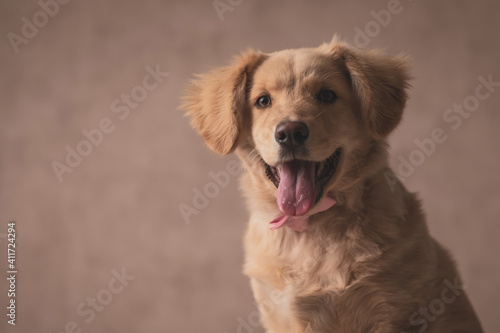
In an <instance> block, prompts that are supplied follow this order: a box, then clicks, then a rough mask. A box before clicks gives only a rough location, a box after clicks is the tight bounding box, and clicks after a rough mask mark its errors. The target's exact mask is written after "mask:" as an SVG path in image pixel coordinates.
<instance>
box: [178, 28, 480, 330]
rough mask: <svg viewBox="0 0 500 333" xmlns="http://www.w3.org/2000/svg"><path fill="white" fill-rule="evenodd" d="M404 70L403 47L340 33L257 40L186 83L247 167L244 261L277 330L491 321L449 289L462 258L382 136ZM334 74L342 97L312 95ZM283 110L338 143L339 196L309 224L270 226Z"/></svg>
mask: <svg viewBox="0 0 500 333" xmlns="http://www.w3.org/2000/svg"><path fill="white" fill-rule="evenodd" d="M408 79H409V74H408V65H407V60H406V59H405V58H403V57H389V56H386V55H384V54H383V53H382V52H379V51H359V50H356V49H354V48H352V47H350V46H349V45H347V44H345V43H343V42H340V41H339V40H337V39H336V38H334V40H333V41H332V42H331V43H329V44H324V45H321V46H320V47H318V48H313V49H296V50H284V51H280V52H275V53H270V54H264V53H261V52H256V51H253V50H248V51H246V52H244V53H243V54H242V55H241V56H239V57H237V58H236V59H235V61H234V63H233V64H232V65H230V66H227V67H223V68H218V69H215V70H214V71H212V72H211V73H208V74H206V75H201V76H199V77H198V78H197V79H195V80H194V81H193V82H192V84H191V85H190V87H189V90H188V92H187V97H186V102H185V104H184V108H185V109H186V110H187V115H188V116H189V117H190V118H191V122H192V126H193V127H194V128H195V129H196V130H197V131H198V132H199V133H200V134H201V136H202V137H203V139H204V141H205V142H206V144H207V145H208V147H209V148H210V149H212V150H213V151H215V152H216V153H219V154H228V153H231V152H233V151H235V152H236V153H237V155H238V156H239V157H240V159H241V161H242V163H243V165H244V168H245V172H244V174H243V176H242V182H241V189H242V191H243V193H244V195H245V196H246V198H247V202H248V208H249V211H250V221H249V224H248V228H247V231H246V235H245V242H244V244H245V251H246V261H245V265H244V272H245V274H246V275H248V276H249V277H250V280H251V286H252V289H253V292H254V296H255V298H256V300H257V302H258V304H259V310H260V312H261V315H262V322H263V325H264V327H265V328H266V330H267V332H274V333H281V332H283V333H290V332H292V333H294V332H297V333H298V332H320V333H329V332H380V333H388V332H429V333H430V332H440V333H443V332H482V330H481V327H480V324H479V322H478V320H477V318H476V316H475V314H474V311H473V309H472V307H471V305H470V303H469V301H468V299H467V296H466V295H465V293H464V291H463V290H462V289H461V290H460V291H459V292H456V290H455V292H456V293H455V295H453V294H452V290H451V288H450V287H449V285H450V283H451V284H455V285H457V284H459V283H460V282H459V281H460V280H459V278H458V273H457V270H456V268H455V265H454V263H453V262H452V260H451V259H450V256H449V255H448V253H447V252H446V251H445V250H444V249H443V248H442V247H441V246H440V245H439V244H438V243H437V242H436V241H435V240H434V239H433V238H432V237H431V236H430V235H429V232H428V230H427V226H426V222H425V218H424V215H423V213H422V211H421V208H420V203H419V201H418V200H417V198H416V196H415V195H414V194H412V193H409V192H408V191H407V190H406V189H405V188H404V186H403V185H402V184H401V183H398V184H397V185H396V186H395V188H392V189H391V187H390V186H389V184H388V182H387V176H388V175H391V173H390V169H389V168H388V162H387V152H386V151H387V143H386V140H385V139H386V138H387V136H388V135H389V133H391V131H392V130H393V129H394V128H395V127H396V126H397V125H398V123H399V122H400V120H401V115H402V112H403V108H404V106H405V102H406V99H407V94H406V91H405V90H406V88H407V86H408V83H407V82H408ZM325 86H326V87H328V88H329V89H332V90H333V91H335V93H336V94H337V96H338V99H337V100H336V101H335V102H334V103H333V104H327V105H322V104H318V103H317V101H316V100H315V99H314V98H313V97H312V96H314V94H315V93H316V92H317V91H318V90H319V89H321V88H322V87H325ZM263 92H264V93H266V94H269V95H270V96H272V107H270V108H268V109H265V110H262V109H259V108H256V107H255V101H256V99H257V98H258V97H259V96H260V95H261V94H262V93H263ZM283 120H291V121H302V122H304V123H306V124H307V126H308V127H309V129H310V136H309V138H308V141H307V147H308V149H309V150H308V151H309V154H308V155H307V158H308V159H310V160H312V161H322V160H325V159H326V158H328V156H330V155H331V154H332V153H333V151H334V150H335V149H336V148H337V147H342V156H341V159H340V162H339V165H338V167H337V170H336V171H335V173H334V175H333V177H332V178H331V179H330V180H329V182H328V184H327V185H326V186H325V188H324V194H323V196H324V195H325V194H326V193H330V194H332V195H334V196H335V198H336V200H337V203H336V205H334V206H333V207H331V208H330V209H328V210H327V211H325V212H322V213H318V214H316V215H313V216H312V217H311V219H310V221H309V223H308V227H307V230H306V231H305V232H302V233H301V232H297V231H295V230H292V229H291V228H288V227H283V228H280V229H276V230H272V231H271V230H269V224H268V223H269V221H271V220H272V219H274V218H276V217H277V216H279V215H280V214H281V213H280V211H279V210H278V207H277V204H276V187H275V186H274V185H273V184H272V182H271V181H269V180H268V179H267V177H266V174H265V170H264V162H265V163H267V164H269V165H276V164H277V163H279V162H280V161H279V158H280V154H279V149H280V146H279V145H278V144H277V143H276V142H275V140H274V136H273V135H274V131H275V128H276V126H277V124H278V123H280V122H281V121H283ZM446 281H447V282H446ZM452 296H455V297H454V298H453V297H452ZM452 298H453V301H450V302H447V301H449V300H451V299H452ZM436 300H437V301H436ZM440 302H441V303H440ZM441 304H442V305H444V310H443V308H442V307H440V305H441ZM422 308H423V309H427V312H426V313H425V314H424V313H423V312H420V311H422V310H421V309H422ZM429 309H431V310H429ZM438 310H439V311H438ZM432 311H433V312H432Z"/></svg>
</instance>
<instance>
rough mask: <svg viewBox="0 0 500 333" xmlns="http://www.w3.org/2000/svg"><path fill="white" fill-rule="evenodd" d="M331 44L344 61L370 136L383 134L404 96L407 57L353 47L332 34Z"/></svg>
mask: <svg viewBox="0 0 500 333" xmlns="http://www.w3.org/2000/svg"><path fill="white" fill-rule="evenodd" d="M332 47H333V52H334V53H337V52H339V53H340V54H341V56H342V57H343V59H344V61H345V67H346V69H347V72H348V75H349V77H350V80H351V85H352V89H353V91H354V93H355V95H356V98H357V100H358V103H359V108H360V110H361V116H362V118H363V119H364V121H365V123H366V126H367V129H368V132H369V133H370V135H371V136H372V137H374V138H377V139H384V138H386V137H387V136H388V135H389V133H390V132H392V131H393V130H394V128H395V127H396V126H397V125H398V124H399V122H400V120H401V117H402V115H403V109H404V107H405V104H406V99H407V97H408V96H407V94H406V89H407V88H408V87H409V84H408V80H409V79H410V75H409V66H408V62H407V59H406V58H405V57H401V56H400V57H390V56H386V55H384V54H383V53H382V52H381V51H379V50H372V51H355V50H353V49H351V48H349V47H348V46H347V45H346V44H344V43H338V42H337V41H336V39H335V38H334V41H333V42H332Z"/></svg>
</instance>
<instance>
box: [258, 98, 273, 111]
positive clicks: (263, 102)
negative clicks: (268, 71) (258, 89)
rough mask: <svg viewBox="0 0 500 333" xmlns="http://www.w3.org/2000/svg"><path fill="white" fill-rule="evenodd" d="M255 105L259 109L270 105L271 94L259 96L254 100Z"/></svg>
mask: <svg viewBox="0 0 500 333" xmlns="http://www.w3.org/2000/svg"><path fill="white" fill-rule="evenodd" d="M255 105H256V106H257V107H258V108H259V109H265V108H268V107H270V106H271V96H269V95H262V96H260V97H259V98H257V101H256V102H255Z"/></svg>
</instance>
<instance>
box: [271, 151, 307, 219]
mask: <svg viewBox="0 0 500 333" xmlns="http://www.w3.org/2000/svg"><path fill="white" fill-rule="evenodd" d="M315 172H316V169H315V166H314V162H307V161H290V162H285V163H283V164H282V165H281V173H280V184H279V187H278V196H277V202H278V207H279V209H280V210H281V211H282V212H283V213H284V214H285V215H290V216H302V215H304V214H306V213H307V212H308V211H309V210H310V209H311V208H312V207H313V206H314V202H315V201H316V188H315V181H314V174H315Z"/></svg>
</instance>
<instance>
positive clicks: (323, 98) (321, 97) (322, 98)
mask: <svg viewBox="0 0 500 333" xmlns="http://www.w3.org/2000/svg"><path fill="white" fill-rule="evenodd" d="M316 99H317V100H318V101H319V102H320V103H325V104H326V103H333V102H335V101H336V100H337V94H335V93H334V92H333V91H331V90H328V89H322V90H321V91H320V92H319V94H318V96H316Z"/></svg>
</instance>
